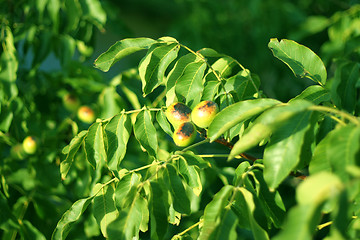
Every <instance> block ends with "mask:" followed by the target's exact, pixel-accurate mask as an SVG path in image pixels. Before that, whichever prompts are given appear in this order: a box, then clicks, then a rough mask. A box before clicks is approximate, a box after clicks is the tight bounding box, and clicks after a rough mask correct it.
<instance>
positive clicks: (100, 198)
mask: <svg viewBox="0 0 360 240" xmlns="http://www.w3.org/2000/svg"><path fill="white" fill-rule="evenodd" d="M100 186H101V185H100ZM92 206H93V214H94V217H95V219H96V221H97V223H98V225H99V226H100V229H101V232H102V234H103V236H104V237H107V232H106V227H107V226H108V225H109V224H110V223H111V222H112V221H114V220H115V219H116V218H117V216H118V214H119V212H118V211H117V209H116V207H115V201H114V188H113V187H112V186H105V187H102V188H101V189H100V191H99V193H98V194H97V195H96V196H95V198H94V202H93V205H92Z"/></svg>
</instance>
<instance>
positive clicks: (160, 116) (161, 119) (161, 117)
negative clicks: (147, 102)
mask: <svg viewBox="0 0 360 240" xmlns="http://www.w3.org/2000/svg"><path fill="white" fill-rule="evenodd" d="M156 120H157V122H158V123H159V125H160V127H161V128H162V130H164V132H165V133H167V134H168V135H169V136H171V137H172V135H173V131H172V130H171V126H170V124H169V122H168V120H167V117H166V115H165V113H164V111H163V110H160V111H158V112H157V113H156Z"/></svg>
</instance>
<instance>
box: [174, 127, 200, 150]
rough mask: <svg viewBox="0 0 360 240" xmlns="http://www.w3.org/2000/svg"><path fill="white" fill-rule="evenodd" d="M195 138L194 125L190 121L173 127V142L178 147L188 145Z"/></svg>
mask: <svg viewBox="0 0 360 240" xmlns="http://www.w3.org/2000/svg"><path fill="white" fill-rule="evenodd" d="M195 138H196V127H195V125H194V124H193V123H192V122H184V123H182V124H180V126H179V127H178V128H176V129H175V131H174V134H173V139H174V142H175V144H176V145H177V146H179V147H186V146H188V145H190V144H191V143H192V142H193V141H194V140H195Z"/></svg>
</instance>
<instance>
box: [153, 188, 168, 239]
mask: <svg viewBox="0 0 360 240" xmlns="http://www.w3.org/2000/svg"><path fill="white" fill-rule="evenodd" d="M150 187H151V198H150V202H149V206H150V207H149V208H150V212H151V216H152V217H151V218H150V219H151V222H150V226H151V227H150V230H151V239H160V240H161V239H164V236H165V234H166V232H167V229H168V225H169V223H168V215H169V204H168V193H167V191H166V192H165V191H164V190H163V189H162V188H161V186H160V184H159V183H158V182H154V181H151V182H150ZM159 199H161V201H159Z"/></svg>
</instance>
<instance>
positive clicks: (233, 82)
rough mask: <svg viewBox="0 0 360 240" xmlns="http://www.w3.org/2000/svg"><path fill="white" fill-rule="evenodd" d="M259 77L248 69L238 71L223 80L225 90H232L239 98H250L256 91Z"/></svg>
mask: <svg viewBox="0 0 360 240" xmlns="http://www.w3.org/2000/svg"><path fill="white" fill-rule="evenodd" d="M259 86H260V79H259V77H258V76H256V75H254V74H251V73H250V71H249V70H243V71H240V72H239V73H238V74H236V75H234V76H232V77H230V78H229V79H227V80H226V82H225V89H226V92H233V93H235V94H236V95H237V97H238V99H239V100H246V99H251V98H253V97H254V94H256V93H257V92H258V89H259Z"/></svg>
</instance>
